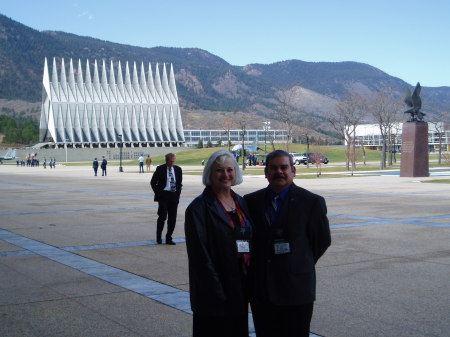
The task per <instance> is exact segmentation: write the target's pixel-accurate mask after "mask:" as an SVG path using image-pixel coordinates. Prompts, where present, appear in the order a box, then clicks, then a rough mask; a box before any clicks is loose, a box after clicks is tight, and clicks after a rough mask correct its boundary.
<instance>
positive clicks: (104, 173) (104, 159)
mask: <svg viewBox="0 0 450 337" xmlns="http://www.w3.org/2000/svg"><path fill="white" fill-rule="evenodd" d="M107 165H108V161H107V160H106V158H105V156H103V160H102V164H101V165H100V166H101V168H102V176H104V177H106V166H107Z"/></svg>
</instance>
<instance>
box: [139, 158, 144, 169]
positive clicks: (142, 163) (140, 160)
mask: <svg viewBox="0 0 450 337" xmlns="http://www.w3.org/2000/svg"><path fill="white" fill-rule="evenodd" d="M139 173H144V156H143V155H140V156H139Z"/></svg>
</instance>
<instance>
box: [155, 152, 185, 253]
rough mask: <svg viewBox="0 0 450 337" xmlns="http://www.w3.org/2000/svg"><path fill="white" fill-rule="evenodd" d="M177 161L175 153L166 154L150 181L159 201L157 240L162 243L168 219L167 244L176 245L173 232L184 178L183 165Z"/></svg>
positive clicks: (156, 199)
mask: <svg viewBox="0 0 450 337" xmlns="http://www.w3.org/2000/svg"><path fill="white" fill-rule="evenodd" d="M175 161H176V156H175V155H174V154H173V153H168V154H166V163H165V164H163V165H159V166H157V167H156V170H155V172H154V173H153V176H152V179H151V181H150V185H151V186H152V189H153V192H154V193H155V198H154V199H155V201H157V202H158V220H157V222H156V242H157V243H158V244H161V243H162V240H161V236H162V231H163V229H164V222H165V221H166V219H167V233H166V244H167V245H175V242H173V241H172V234H173V231H174V229H175V222H176V220H177V209H178V202H179V200H180V193H181V186H182V184H181V183H182V180H183V175H182V170H181V167H179V166H176V165H175Z"/></svg>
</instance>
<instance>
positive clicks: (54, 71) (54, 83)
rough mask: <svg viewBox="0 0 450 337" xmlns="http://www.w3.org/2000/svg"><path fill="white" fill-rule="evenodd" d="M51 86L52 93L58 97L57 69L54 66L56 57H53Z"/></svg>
mask: <svg viewBox="0 0 450 337" xmlns="http://www.w3.org/2000/svg"><path fill="white" fill-rule="evenodd" d="M52 87H53V90H54V93H55V94H56V96H57V97H58V99H59V81H58V69H57V68H56V58H53V69H52Z"/></svg>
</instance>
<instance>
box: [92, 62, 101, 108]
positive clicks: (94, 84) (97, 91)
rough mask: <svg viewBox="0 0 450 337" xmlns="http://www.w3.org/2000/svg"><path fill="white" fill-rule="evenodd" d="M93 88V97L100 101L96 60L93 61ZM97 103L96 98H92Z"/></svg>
mask: <svg viewBox="0 0 450 337" xmlns="http://www.w3.org/2000/svg"><path fill="white" fill-rule="evenodd" d="M92 84H93V86H94V95H97V96H98V100H100V101H102V98H103V97H102V90H101V88H100V77H99V76H98V65H97V60H94V81H93V82H92ZM94 101H97V97H96V98H94Z"/></svg>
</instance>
